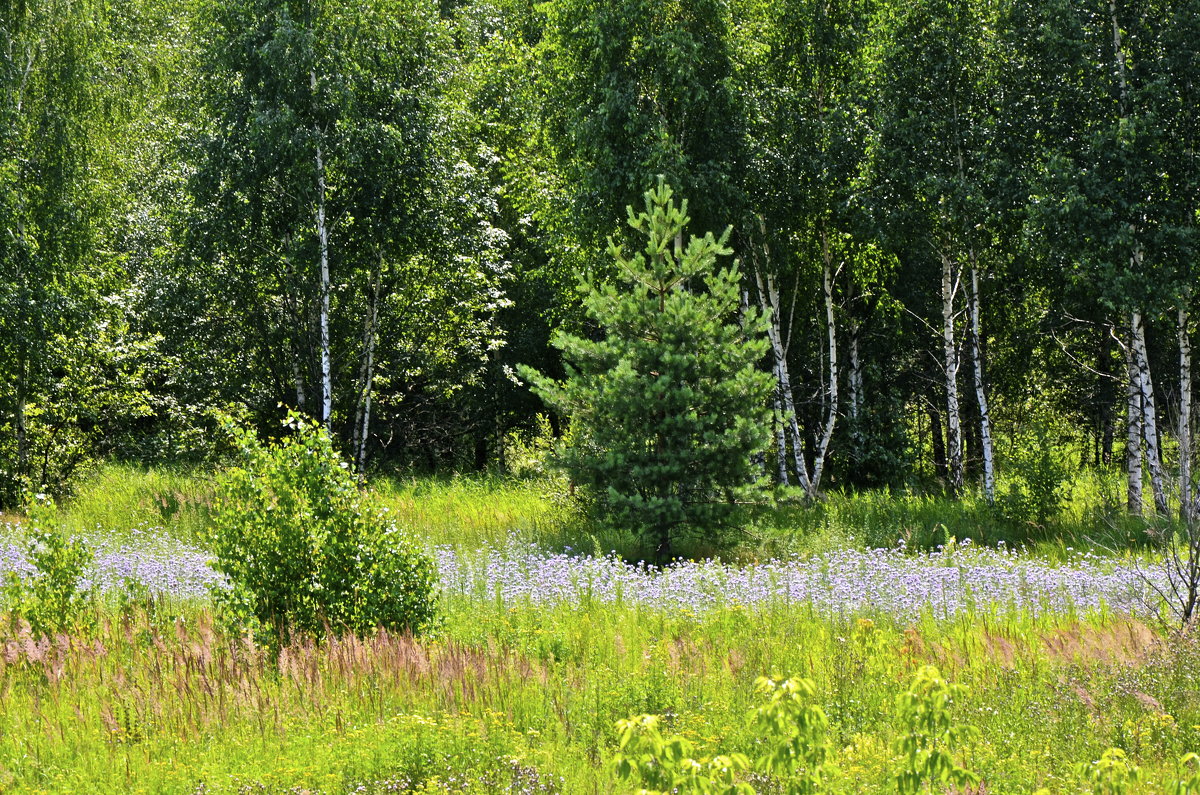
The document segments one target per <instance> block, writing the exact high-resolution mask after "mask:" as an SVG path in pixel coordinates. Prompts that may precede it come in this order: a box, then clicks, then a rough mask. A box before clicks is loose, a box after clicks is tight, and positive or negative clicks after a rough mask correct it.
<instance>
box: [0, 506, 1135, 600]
mask: <svg viewBox="0 0 1200 795" xmlns="http://www.w3.org/2000/svg"><path fill="white" fill-rule="evenodd" d="M6 529H7V532H5V533H4V534H3V536H0V537H7V538H9V539H10V540H7V541H0V577H3V576H4V575H5V574H6V573H7V572H16V573H17V574H19V575H25V574H29V573H31V572H32V571H33V570H34V568H33V566H32V565H31V564H30V563H29V562H28V561H27V560H26V559H25V556H24V553H23V550H22V547H21V545H20V544H19V543H18V542H17V541H16V540H13V539H14V537H15V528H13V527H8V528H6ZM89 543H90V545H91V546H92V548H93V549H94V550H95V553H96V559H95V565H94V567H93V570H92V573H91V576H90V577H89V579H88V580H87V581H86V582H85V583H84V585H85V586H87V587H92V586H95V587H97V588H98V589H99V590H100V591H101V592H112V591H115V590H119V589H121V588H123V587H125V585H126V583H129V582H133V583H137V584H139V585H140V586H143V587H144V588H146V589H147V590H149V591H150V592H151V593H153V594H155V595H165V596H169V597H171V598H173V599H178V600H184V601H187V600H201V601H202V600H204V599H205V598H206V597H207V596H208V594H209V593H210V590H211V589H213V588H223V587H225V581H224V579H223V577H222V576H221V575H219V574H216V573H215V572H213V571H212V569H211V568H210V567H209V565H208V561H209V556H208V555H207V554H206V553H205V551H204V550H203V549H201V548H198V547H196V546H192V545H189V544H186V543H184V542H181V541H178V540H176V539H173V538H171V537H170V536H168V535H167V534H166V533H165V532H164V531H162V530H160V529H156V528H150V527H139V528H135V529H134V530H132V531H130V532H129V533H126V534H124V535H122V536H120V537H119V538H117V537H110V536H105V535H99V536H98V537H97V539H96V540H90V541H89ZM434 559H435V561H436V563H437V567H438V570H439V572H440V577H441V586H442V592H443V594H444V595H445V596H446V597H448V598H453V599H465V600H468V601H478V602H487V603H499V604H501V605H504V606H509V607H511V606H534V607H539V606H571V605H584V604H600V605H614V606H626V607H636V608H639V609H644V610H662V611H668V612H680V611H688V612H690V613H692V614H702V613H708V612H712V611H717V610H721V609H726V608H731V607H738V608H742V609H759V610H779V609H790V608H795V609H801V610H804V611H805V612H807V613H809V614H810V615H814V616H822V617H830V618H842V617H848V616H871V617H889V618H892V619H894V620H897V621H911V620H914V619H916V618H919V617H921V616H929V617H932V618H934V619H953V618H955V617H958V616H961V615H962V614H963V613H964V612H971V611H981V612H988V613H1002V614H1027V615H1032V616H1038V615H1042V614H1049V615H1080V616H1084V615H1088V614H1093V613H1097V612H1101V611H1109V612H1113V613H1119V614H1128V615H1139V616H1145V615H1146V614H1147V613H1152V612H1155V611H1156V610H1157V609H1158V605H1157V603H1156V601H1155V598H1154V596H1155V595H1154V593H1153V591H1152V588H1151V587H1150V584H1149V583H1148V582H1147V579H1146V577H1147V570H1141V571H1139V570H1138V569H1137V568H1135V567H1134V566H1132V565H1130V564H1128V563H1123V562H1120V561H1116V560H1113V559H1109V558H1105V557H1103V556H1100V555H1097V554H1095V553H1093V552H1080V553H1077V554H1075V555H1074V556H1073V557H1072V558H1071V559H1069V560H1068V561H1067V562H1065V563H1059V562H1050V561H1047V560H1045V559H1043V558H1039V557H1037V556H1034V555H1030V554H1028V553H1026V552H1025V551H1023V550H1008V549H1004V548H1003V547H1001V548H999V549H995V548H980V547H976V546H973V545H972V544H971V543H970V541H963V542H961V543H958V544H953V545H951V546H950V547H949V548H941V549H939V550H937V551H934V552H925V553H920V552H917V553H914V552H908V551H906V550H905V549H904V548H902V547H898V548H893V549H855V548H846V549H840V550H837V551H834V552H827V553H825V554H822V555H817V556H811V557H807V558H797V559H793V560H772V561H767V562H764V563H759V564H753V565H745V566H734V565H729V564H724V563H720V562H717V561H700V562H694V561H686V562H684V561H681V562H679V563H676V564H674V565H671V566H668V567H666V568H663V569H661V570H660V569H657V568H655V567H651V566H648V565H646V564H644V563H640V564H629V563H626V562H625V561H623V560H621V559H620V558H618V557H617V556H615V555H607V556H603V557H595V556H591V555H581V554H570V553H569V552H568V553H551V552H546V551H543V550H541V549H539V548H537V547H536V546H533V545H527V544H520V543H516V542H512V543H509V544H507V545H505V546H502V547H499V548H490V549H488V548H485V549H480V550H469V551H463V550H456V549H454V548H451V547H437V548H435V549H434ZM1148 571H1149V576H1151V577H1154V576H1155V574H1156V573H1157V570H1156V569H1154V568H1150V569H1149V570H1148Z"/></svg>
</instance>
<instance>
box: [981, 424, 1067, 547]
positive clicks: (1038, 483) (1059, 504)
mask: <svg viewBox="0 0 1200 795" xmlns="http://www.w3.org/2000/svg"><path fill="white" fill-rule="evenodd" d="M1056 442H1057V440H1056V439H1055V438H1054V437H1053V436H1052V435H1051V434H1050V433H1049V431H1048V430H1047V428H1046V426H1045V424H1044V423H1041V422H1037V423H1035V424H1034V427H1033V428H1031V430H1030V432H1029V433H1028V434H1025V435H1024V438H1022V439H1021V442H1020V444H1019V445H1018V446H1017V447H1016V449H1014V451H1013V453H1012V455H1011V456H1010V458H1009V460H1010V462H1011V463H1010V466H1011V473H1010V474H1011V477H1012V480H1011V481H1010V482H1009V488H1008V490H1007V491H1006V492H1005V493H1004V494H1003V495H1001V497H1000V499H999V500H998V502H997V508H998V509H999V511H1000V514H1001V515H1002V516H1003V517H1004V518H1005V519H1007V520H1009V521H1012V522H1015V523H1018V524H1023V525H1027V526H1032V527H1035V528H1038V529H1045V527H1046V525H1047V524H1049V523H1050V522H1052V521H1054V520H1055V519H1057V518H1058V516H1059V515H1060V514H1061V512H1062V508H1063V500H1064V496H1065V495H1064V485H1065V483H1066V481H1067V478H1068V474H1069V473H1068V472H1067V468H1066V467H1065V466H1064V464H1063V462H1062V457H1061V456H1062V454H1061V452H1060V445H1059V444H1057V443H1056Z"/></svg>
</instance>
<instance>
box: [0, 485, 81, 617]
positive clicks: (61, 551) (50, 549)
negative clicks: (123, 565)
mask: <svg viewBox="0 0 1200 795" xmlns="http://www.w3.org/2000/svg"><path fill="white" fill-rule="evenodd" d="M54 517H55V512H54V504H53V502H51V501H50V500H49V499H48V498H40V495H39V499H37V500H36V501H35V503H34V504H33V505H32V506H30V509H29V529H28V531H27V532H28V542H27V544H26V549H25V558H26V560H27V561H28V562H29V563H31V564H33V566H34V567H35V568H36V569H37V570H36V571H35V572H32V573H30V574H28V575H26V576H24V577H22V576H21V575H19V574H17V573H16V572H9V573H8V577H7V581H6V582H5V584H4V597H5V599H4V601H5V604H6V605H7V607H8V610H9V612H10V615H11V616H13V617H15V618H22V619H24V620H25V621H28V622H29V627H30V630H31V631H32V632H33V634H34V635H35V636H36V635H53V634H55V633H58V632H66V631H68V630H72V629H77V628H79V627H80V626H82V625H84V624H86V623H88V618H89V616H90V614H91V607H92V604H93V601H94V600H93V596H94V594H93V592H92V589H91V588H90V587H87V586H85V580H84V577H85V575H86V573H87V569H88V566H89V565H90V564H91V562H92V557H93V555H92V551H91V549H90V548H89V547H88V545H87V543H86V542H85V541H84V540H83V539H81V538H68V536H67V535H66V534H65V533H64V532H63V531H62V530H61V529H60V528H58V527H57V526H56V525H57V522H56V521H55V518H54Z"/></svg>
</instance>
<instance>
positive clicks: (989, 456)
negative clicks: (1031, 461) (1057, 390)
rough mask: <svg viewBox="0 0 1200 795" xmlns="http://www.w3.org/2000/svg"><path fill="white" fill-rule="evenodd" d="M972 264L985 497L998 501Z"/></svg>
mask: <svg viewBox="0 0 1200 795" xmlns="http://www.w3.org/2000/svg"><path fill="white" fill-rule="evenodd" d="M971 259H972V265H971V358H972V360H973V361H974V369H975V398H976V400H978V402H979V436H980V439H979V443H980V448H981V451H982V453H983V497H984V499H986V500H987V501H988V503H994V502H995V501H996V466H995V457H994V452H993V447H992V418H991V414H990V413H989V412H988V399H987V391H986V390H985V389H984V378H983V345H982V343H981V342H980V340H981V337H980V323H979V304H980V297H979V268H978V267H976V266H975V265H974V262H973V261H974V255H972V258H971Z"/></svg>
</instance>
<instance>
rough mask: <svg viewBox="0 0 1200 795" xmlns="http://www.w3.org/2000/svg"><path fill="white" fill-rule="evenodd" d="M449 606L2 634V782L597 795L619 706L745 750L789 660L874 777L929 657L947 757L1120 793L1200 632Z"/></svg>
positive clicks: (120, 620) (1170, 763) (1048, 623)
mask: <svg viewBox="0 0 1200 795" xmlns="http://www.w3.org/2000/svg"><path fill="white" fill-rule="evenodd" d="M446 607H447V619H446V624H445V627H444V629H443V631H442V633H441V634H440V636H438V637H437V638H435V639H433V640H432V641H416V640H413V639H411V638H406V637H402V636H390V635H386V634H378V635H375V636H373V637H369V638H364V639H361V640H358V639H353V638H351V639H346V640H343V641H337V642H329V643H326V644H324V645H322V646H316V645H313V644H311V643H307V642H297V643H294V644H292V645H290V646H288V647H286V648H285V649H284V650H283V652H282V653H281V654H280V656H279V657H278V658H277V659H269V658H267V657H266V656H264V654H263V652H262V651H261V650H260V649H257V648H254V647H252V646H249V645H247V643H246V642H245V641H244V640H242V639H240V638H238V637H234V636H230V635H228V634H226V633H224V632H222V631H221V630H220V629H219V628H217V627H216V626H215V625H214V622H213V619H212V617H211V616H210V615H209V614H208V613H207V612H206V611H205V610H204V609H193V610H192V611H191V612H190V613H189V614H188V615H187V616H186V617H185V618H184V619H181V620H178V621H176V622H171V621H166V620H164V619H162V618H161V617H157V618H156V617H155V616H151V615H148V614H147V613H146V612H144V611H141V610H139V609H137V608H134V609H127V610H126V611H125V613H124V614H123V615H122V614H120V613H114V612H110V613H107V614H106V615H105V616H104V618H103V620H102V621H101V625H100V628H99V629H98V630H97V632H96V633H95V634H94V635H92V636H78V637H73V638H68V637H65V636H64V637H61V638H58V639H56V640H52V641H36V640H34V639H32V638H30V637H29V636H28V635H27V634H24V633H22V632H21V631H20V630H19V629H17V630H11V629H10V630H9V631H8V632H7V633H6V637H5V638H4V639H3V640H2V641H0V682H2V683H3V685H4V686H3V687H0V788H3V789H4V790H16V791H37V790H45V791H55V792H97V793H103V792H114V793H115V792H122V793H124V792H284V791H309V792H328V793H348V792H351V791H372V790H374V791H385V790H386V788H387V787H388V786H393V785H394V786H396V787H397V789H393V790H391V791H407V790H408V789H416V788H418V787H420V786H425V787H426V788H427V790H428V791H448V790H458V791H464V792H513V791H522V792H533V791H561V792H568V793H576V792H579V793H583V792H608V791H612V786H613V784H612V776H611V775H610V771H609V769H608V767H607V765H608V760H609V759H610V758H611V756H612V753H613V751H614V747H615V740H616V738H615V736H614V731H613V725H614V723H615V721H616V720H618V719H620V718H623V717H627V716H629V715H631V714H638V713H656V714H660V715H665V716H666V719H667V727H668V729H669V730H670V731H671V732H672V733H678V734H682V735H684V736H685V737H687V738H688V739H690V740H692V741H693V742H695V743H696V744H697V747H698V749H699V750H700V751H701V752H704V753H713V752H717V751H721V752H728V751H742V752H746V753H750V754H753V752H754V749H755V733H754V731H753V729H752V728H751V727H750V726H749V724H748V723H747V720H746V715H747V712H748V711H749V710H750V708H751V707H752V706H753V705H754V704H755V702H756V698H755V695H754V692H753V681H754V679H755V678H756V677H757V676H759V675H762V674H768V675H772V674H780V673H789V674H797V675H802V676H807V677H811V678H813V679H814V680H815V682H816V684H817V688H818V696H819V700H820V702H821V703H822V704H823V705H824V707H825V709H826V711H827V712H828V714H829V716H830V720H831V730H832V739H833V740H834V743H833V747H834V761H835V762H836V763H837V765H838V767H839V768H840V770H841V774H840V777H839V778H838V779H837V788H836V789H835V790H833V791H835V792H887V791H892V790H894V785H893V784H892V783H891V779H890V776H891V772H892V770H893V768H894V758H893V752H892V742H893V740H894V739H895V728H894V725H893V720H892V717H893V714H894V705H895V698H896V696H897V695H898V693H900V692H901V691H902V690H903V689H904V688H905V686H906V682H907V681H908V680H909V679H910V678H911V675H912V672H913V671H914V670H915V669H916V667H918V666H920V665H921V664H923V663H926V662H932V663H935V664H937V665H938V666H939V667H940V668H941V670H942V671H943V673H945V674H946V675H947V676H948V677H949V678H951V679H953V680H955V681H958V682H961V683H962V684H964V685H966V686H967V688H968V696H967V697H966V698H965V700H964V701H963V702H962V703H958V704H956V705H955V707H954V709H955V712H956V718H957V719H958V720H960V721H962V722H965V723H970V724H973V725H975V726H977V727H979V728H980V730H981V735H980V738H979V740H977V741H976V742H974V743H973V744H972V745H971V746H970V747H968V748H966V749H963V755H964V759H963V761H964V762H965V763H966V764H968V765H969V766H971V767H972V768H973V769H975V770H976V771H977V772H979V773H980V774H981V775H982V776H983V778H984V781H985V782H986V783H987V787H988V789H987V791H989V792H1002V793H1022V792H1032V791H1033V790H1034V789H1036V788H1038V787H1043V786H1045V787H1049V788H1050V789H1051V791H1052V792H1062V793H1066V792H1077V791H1080V788H1081V782H1080V781H1079V779H1078V778H1077V776H1076V774H1075V773H1074V772H1073V768H1072V765H1073V763H1076V762H1080V761H1084V762H1086V761H1089V760H1091V759H1094V758H1097V757H1098V756H1099V754H1100V753H1101V752H1102V751H1103V750H1104V749H1105V748H1107V747H1109V746H1111V745H1120V746H1122V747H1124V748H1125V749H1126V751H1127V752H1128V753H1130V755H1131V756H1132V758H1133V759H1134V760H1135V761H1136V762H1137V763H1138V764H1141V765H1142V766H1143V767H1144V768H1145V771H1146V772H1147V784H1146V785H1145V786H1144V787H1143V788H1142V789H1140V790H1135V791H1136V792H1144V793H1151V792H1161V786H1160V785H1161V782H1162V781H1164V780H1166V779H1168V778H1169V777H1171V776H1173V775H1174V774H1175V772H1176V769H1175V764H1176V763H1175V760H1176V759H1177V758H1178V757H1179V755H1180V754H1181V753H1183V752H1184V751H1185V750H1188V749H1191V748H1196V747H1200V728H1198V727H1197V724H1200V689H1197V688H1196V687H1195V686H1194V685H1192V684H1191V683H1192V682H1193V677H1194V671H1195V670H1196V666H1197V663H1200V650H1198V649H1197V648H1196V647H1195V644H1193V643H1185V644H1181V645H1178V646H1172V645H1169V644H1167V643H1166V642H1164V641H1163V640H1162V639H1160V638H1159V636H1157V635H1156V634H1155V633H1154V632H1152V631H1150V630H1149V629H1148V628H1147V627H1145V626H1142V625H1140V624H1136V623H1131V622H1128V621H1124V620H1120V619H1115V618H1107V619H1103V618H1097V619H1094V620H1086V621H1079V620H1074V619H1066V618H1037V619H1035V618H1030V617H1012V618H1009V619H1004V620H1000V619H996V618H990V617H988V616H986V615H984V614H977V615H972V616H969V617H967V618H964V619H963V620H960V621H957V622H952V623H949V624H946V623H939V622H935V621H932V620H928V621H918V622H916V623H913V624H908V625H900V624H892V623H889V622H887V621H878V622H872V621H866V620H858V621H845V622H839V621H830V620H827V619H822V618H819V617H813V616H809V615H806V614H805V612H804V611H803V610H802V609H796V608H794V607H793V608H792V609H779V610H775V611H763V612H747V611H739V610H736V609H728V610H723V611H720V612H718V613H715V614H712V615H707V616H692V615H687V614H678V615H671V614H665V613H662V612H647V611H641V610H637V609H629V608H623V607H615V606H599V605H592V606H585V607H580V606H570V607H566V606H564V607H556V608H544V609H543V608H533V607H528V608H504V607H501V606H497V605H491V604H488V603H486V602H484V603H481V602H479V601H476V600H456V599H454V598H453V597H451V598H450V599H449V601H448V604H447V605H446ZM389 781H390V782H392V784H391V785H389V784H388V783H387V782H389ZM397 782H402V783H403V784H404V787H403V788H401V787H400V785H399V784H397ZM447 782H453V784H452V785H450V784H448V783H447ZM514 782H519V783H516V784H514ZM359 785H362V786H363V787H364V789H363V790H356V789H355V787H357V786H359ZM291 788H296V789H291ZM538 788H540V789H538Z"/></svg>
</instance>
